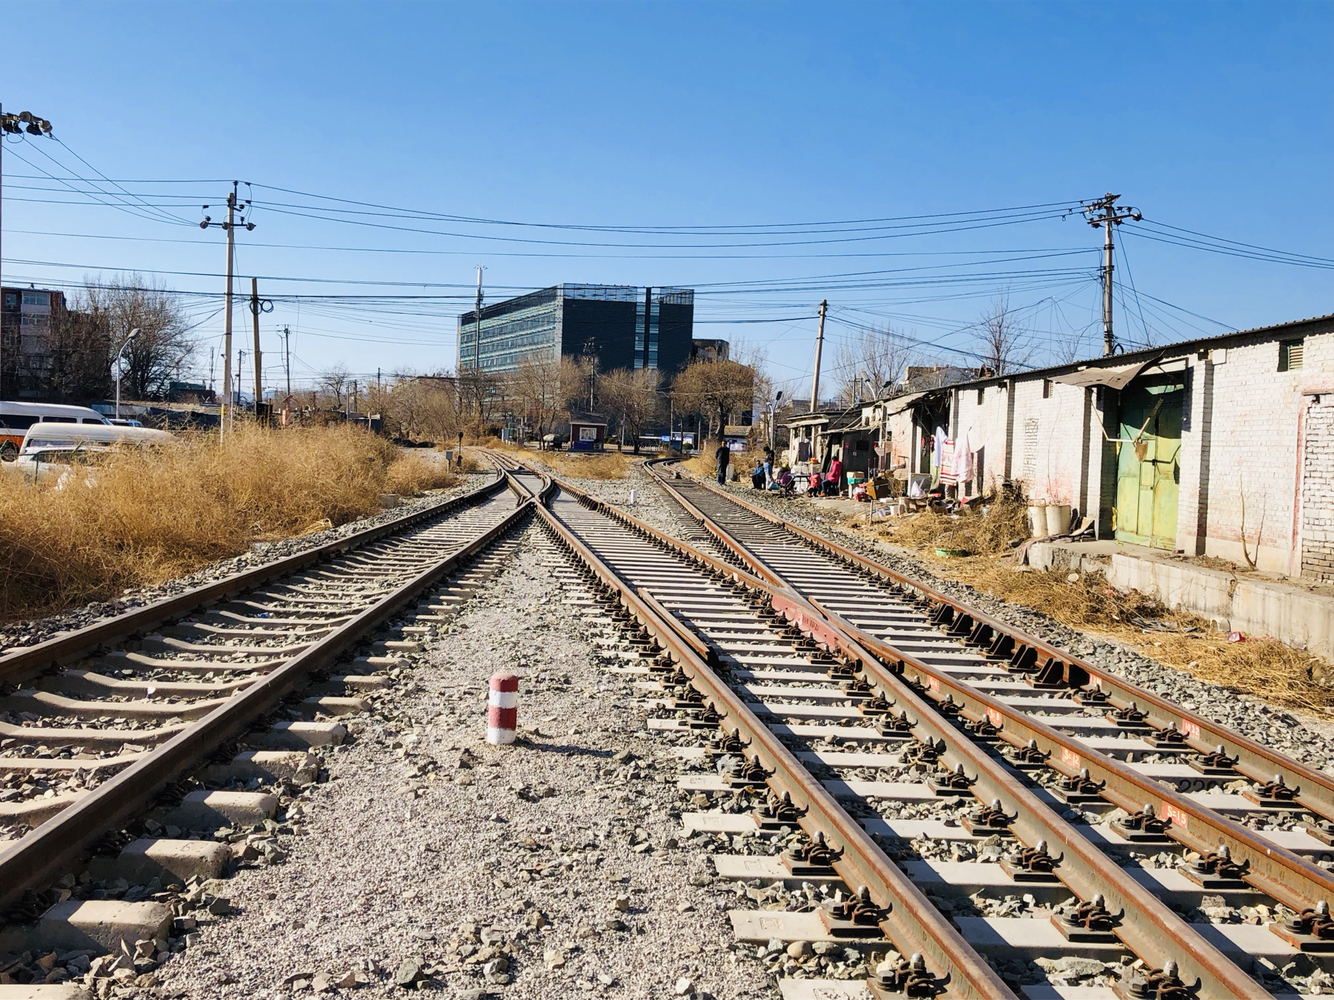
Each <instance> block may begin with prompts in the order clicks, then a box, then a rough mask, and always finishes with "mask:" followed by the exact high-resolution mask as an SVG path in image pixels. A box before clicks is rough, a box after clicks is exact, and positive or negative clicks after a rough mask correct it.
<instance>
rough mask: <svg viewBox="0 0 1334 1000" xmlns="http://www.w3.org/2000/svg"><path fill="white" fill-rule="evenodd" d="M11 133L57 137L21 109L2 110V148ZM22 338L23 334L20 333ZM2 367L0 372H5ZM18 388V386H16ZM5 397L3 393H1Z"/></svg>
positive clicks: (43, 122)
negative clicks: (16, 112) (16, 111)
mask: <svg viewBox="0 0 1334 1000" xmlns="http://www.w3.org/2000/svg"><path fill="white" fill-rule="evenodd" d="M11 135H16V136H18V137H19V138H22V137H23V136H24V135H33V136H46V137H47V138H48V139H53V138H55V137H54V136H53V135H52V134H51V123H50V122H49V121H47V120H46V119H45V118H40V117H38V116H37V115H34V114H33V113H32V112H31V111H20V112H19V113H18V114H12V113H10V112H6V111H0V149H3V148H4V146H5V142H4V140H5V139H6V138H8V137H9V136H11ZM3 173H4V169H3V164H0V174H3ZM22 306H23V302H22V300H21V299H20V301H19V307H20V308H22ZM19 337H20V339H21V338H22V334H19ZM2 349H3V336H0V354H2V353H3V350H2ZM3 370H4V369H3V368H0V372H3ZM15 388H17V386H15ZM0 398H3V393H0Z"/></svg>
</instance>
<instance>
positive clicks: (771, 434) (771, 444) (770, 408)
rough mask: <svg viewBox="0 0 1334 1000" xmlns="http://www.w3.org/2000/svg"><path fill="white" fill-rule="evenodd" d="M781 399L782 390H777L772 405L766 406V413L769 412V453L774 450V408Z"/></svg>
mask: <svg viewBox="0 0 1334 1000" xmlns="http://www.w3.org/2000/svg"><path fill="white" fill-rule="evenodd" d="M782 399H783V390H782V389H779V390H778V395H776V396H775V397H774V401H773V402H772V403H770V404H769V405H768V407H767V409H768V411H769V450H770V451H773V449H774V407H775V406H777V405H778V404H779V402H781V401H782Z"/></svg>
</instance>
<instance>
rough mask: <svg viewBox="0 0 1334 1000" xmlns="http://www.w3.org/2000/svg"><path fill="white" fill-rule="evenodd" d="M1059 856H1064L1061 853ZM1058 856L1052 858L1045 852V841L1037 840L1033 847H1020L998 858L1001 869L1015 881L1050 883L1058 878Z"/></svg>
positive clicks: (1057, 880)
mask: <svg viewBox="0 0 1334 1000" xmlns="http://www.w3.org/2000/svg"><path fill="white" fill-rule="evenodd" d="M1061 857H1064V855H1062V856H1061ZM1058 864H1060V858H1053V857H1052V856H1051V855H1050V854H1049V853H1048V852H1047V842H1046V841H1045V840H1039V841H1038V842H1037V845H1036V846H1034V847H1021V848H1020V849H1019V850H1017V851H1014V852H1012V853H1010V854H1006V855H1004V856H1003V857H1002V858H1001V859H1000V866H1001V870H1002V871H1004V872H1005V874H1006V875H1009V876H1010V878H1011V879H1013V880H1014V881H1016V882H1027V883H1030V884H1032V883H1042V884H1047V885H1051V884H1054V883H1056V882H1059V881H1060V880H1059V879H1058V878H1057V877H1056V874H1055V869H1056V866H1057V865H1058Z"/></svg>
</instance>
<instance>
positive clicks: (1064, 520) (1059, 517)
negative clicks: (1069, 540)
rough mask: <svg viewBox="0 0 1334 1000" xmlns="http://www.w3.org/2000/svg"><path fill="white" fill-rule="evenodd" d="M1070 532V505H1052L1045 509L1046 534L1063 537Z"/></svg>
mask: <svg viewBox="0 0 1334 1000" xmlns="http://www.w3.org/2000/svg"><path fill="white" fill-rule="evenodd" d="M1069 530H1070V505H1069V504H1068V503H1054V504H1052V505H1051V506H1050V507H1048V508H1047V534H1049V535H1064V534H1065V533H1066V532H1067V531H1069Z"/></svg>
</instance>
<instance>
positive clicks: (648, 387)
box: [598, 368, 662, 455]
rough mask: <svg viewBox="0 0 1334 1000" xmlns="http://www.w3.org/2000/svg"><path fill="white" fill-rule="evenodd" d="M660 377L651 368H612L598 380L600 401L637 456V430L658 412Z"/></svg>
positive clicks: (660, 402) (660, 404) (659, 404)
mask: <svg viewBox="0 0 1334 1000" xmlns="http://www.w3.org/2000/svg"><path fill="white" fill-rule="evenodd" d="M661 383H662V375H661V373H659V372H658V370H657V369H655V368H639V369H635V370H633V371H632V370H630V369H628V368H614V369H612V370H611V371H609V372H607V373H606V374H604V375H603V376H602V377H601V378H599V379H598V385H599V386H600V387H601V392H602V399H603V401H604V402H605V403H606V404H607V408H608V409H609V410H610V411H611V414H612V415H613V416H615V417H616V419H617V420H619V421H620V422H621V426H623V427H624V428H625V429H626V430H627V431H628V432H629V433H630V438H631V440H632V441H633V442H634V449H635V454H636V455H638V454H639V431H640V429H641V428H642V427H643V426H644V425H645V424H646V423H649V422H650V421H652V420H653V419H655V418H656V417H657V416H658V415H659V414H660V413H661V412H662V397H661V395H659V388H660V386H661Z"/></svg>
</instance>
